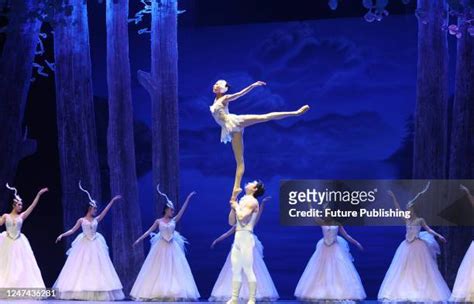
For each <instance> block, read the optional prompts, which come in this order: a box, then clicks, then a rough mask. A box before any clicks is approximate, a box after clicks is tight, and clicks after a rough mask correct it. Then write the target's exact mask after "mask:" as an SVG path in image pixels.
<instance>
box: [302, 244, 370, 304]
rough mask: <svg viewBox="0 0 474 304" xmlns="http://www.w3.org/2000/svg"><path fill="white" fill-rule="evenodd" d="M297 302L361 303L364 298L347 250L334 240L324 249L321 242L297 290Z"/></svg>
mask: <svg viewBox="0 0 474 304" xmlns="http://www.w3.org/2000/svg"><path fill="white" fill-rule="evenodd" d="M295 296H296V297H297V298H298V299H300V300H307V301H314V300H362V299H365V297H366V294H365V290H364V287H363V286H362V282H361V280H360V276H359V274H358V273H357V270H356V269H355V267H354V264H353V263H352V256H351V254H350V252H349V246H348V244H347V242H346V241H345V240H343V239H342V238H341V237H339V236H337V238H336V241H334V243H332V244H331V245H326V243H325V242H324V239H321V240H320V241H319V242H318V244H317V245H316V251H315V252H314V254H313V255H312V256H311V259H310V260H309V262H308V264H307V266H306V269H305V270H304V272H303V275H302V276H301V278H300V280H299V282H298V285H297V286H296V290H295Z"/></svg>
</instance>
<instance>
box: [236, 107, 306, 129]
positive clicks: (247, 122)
mask: <svg viewBox="0 0 474 304" xmlns="http://www.w3.org/2000/svg"><path fill="white" fill-rule="evenodd" d="M308 110H309V106H308V105H304V106H302V107H301V108H299V109H298V110H296V111H290V112H271V113H267V114H255V115H240V117H243V118H244V121H243V122H241V124H240V126H241V127H243V128H246V127H249V126H252V125H255V124H258V123H262V122H267V121H270V120H279V119H284V118H288V117H293V116H299V115H302V114H304V113H305V112H307V111H308Z"/></svg>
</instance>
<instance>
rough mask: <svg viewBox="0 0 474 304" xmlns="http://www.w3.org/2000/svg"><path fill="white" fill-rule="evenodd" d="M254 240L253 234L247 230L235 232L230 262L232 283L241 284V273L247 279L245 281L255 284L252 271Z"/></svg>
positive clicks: (255, 280) (255, 279)
mask: <svg viewBox="0 0 474 304" xmlns="http://www.w3.org/2000/svg"><path fill="white" fill-rule="evenodd" d="M254 247H255V239H254V236H253V233H252V232H251V231H247V230H237V231H236V232H235V238H234V244H233V245H232V251H231V256H230V261H231V263H232V281H234V282H242V271H243V272H244V273H245V276H246V277H247V281H248V282H249V283H250V282H257V278H256V277H255V273H254V271H253V249H254Z"/></svg>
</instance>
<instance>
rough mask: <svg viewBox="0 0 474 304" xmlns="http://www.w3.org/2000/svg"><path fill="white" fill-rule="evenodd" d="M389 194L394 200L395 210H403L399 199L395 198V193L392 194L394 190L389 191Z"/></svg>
mask: <svg viewBox="0 0 474 304" xmlns="http://www.w3.org/2000/svg"><path fill="white" fill-rule="evenodd" d="M387 194H388V195H389V196H390V197H391V198H392V201H393V204H394V205H395V208H396V209H398V210H403V209H402V207H400V203H399V202H398V199H397V197H396V196H395V193H393V192H392V190H389V191H388V192H387Z"/></svg>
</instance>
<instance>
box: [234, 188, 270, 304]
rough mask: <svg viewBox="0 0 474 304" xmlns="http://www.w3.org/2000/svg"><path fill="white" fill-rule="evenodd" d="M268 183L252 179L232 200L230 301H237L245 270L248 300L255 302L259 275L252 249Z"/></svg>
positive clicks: (249, 302) (251, 302) (250, 302)
mask: <svg viewBox="0 0 474 304" xmlns="http://www.w3.org/2000/svg"><path fill="white" fill-rule="evenodd" d="M264 192H265V187H264V185H263V183H262V182H261V181H253V182H250V183H248V184H246V185H245V195H244V196H243V197H242V198H241V199H240V201H239V202H237V201H236V200H235V199H231V201H230V206H231V209H230V213H229V225H231V226H234V225H236V230H235V237H234V244H233V245H232V251H231V256H230V258H231V263H232V298H231V299H230V300H229V301H228V302H227V304H237V303H238V300H239V293H240V287H241V286H242V271H243V272H244V273H245V276H246V277H247V282H248V286H249V300H248V302H247V304H255V294H256V292H257V278H256V277H255V273H254V271H253V250H254V247H255V239H254V236H253V228H254V226H255V222H256V219H257V214H258V209H259V204H258V200H257V197H259V196H261V195H263V193H264Z"/></svg>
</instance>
